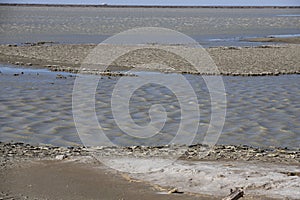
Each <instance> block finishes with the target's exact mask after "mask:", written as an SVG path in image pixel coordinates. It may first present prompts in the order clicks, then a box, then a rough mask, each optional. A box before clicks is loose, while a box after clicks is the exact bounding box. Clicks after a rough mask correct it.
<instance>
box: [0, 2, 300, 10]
mask: <svg viewBox="0 0 300 200" xmlns="http://www.w3.org/2000/svg"><path fill="white" fill-rule="evenodd" d="M0 6H24V7H95V8H227V9H234V8H237V9H264V8H269V9H300V6H160V5H107V4H103V5H80V4H19V3H0Z"/></svg>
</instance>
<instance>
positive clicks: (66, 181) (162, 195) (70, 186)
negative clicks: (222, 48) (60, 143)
mask: <svg viewBox="0 0 300 200" xmlns="http://www.w3.org/2000/svg"><path fill="white" fill-rule="evenodd" d="M202 148H205V147H204V146H201V145H196V146H190V147H189V148H188V150H187V152H186V154H185V155H184V156H183V157H182V158H180V159H179V160H178V161H175V162H174V163H172V164H171V165H170V166H167V167H165V168H164V170H160V171H156V172H149V173H141V174H139V173H138V174H134V173H132V174H131V173H123V172H118V171H115V170H113V169H110V168H108V167H107V166H105V165H103V164H101V163H100V162H99V160H97V159H95V158H96V157H95V154H94V153H95V150H97V152H98V153H105V152H109V153H110V157H111V158H113V157H114V156H116V155H117V154H119V155H122V158H123V159H125V158H127V161H128V162H130V163H133V162H132V161H133V160H132V158H133V157H135V158H139V159H151V156H150V157H149V156H146V155H149V154H150V155H153V156H155V155H160V156H162V155H167V154H168V149H170V147H167V146H165V147H126V148H121V147H119V148H110V147H106V148H93V151H91V150H88V149H86V148H83V147H69V148H63V147H54V146H49V145H40V146H32V145H26V144H23V143H0V153H1V157H0V167H1V171H0V176H1V180H2V181H1V187H0V188H1V191H0V195H1V196H0V198H2V199H49V198H50V199H74V198H75V199H79V198H80V197H82V198H85V199H137V198H138V199H140V198H142V199H153V198H155V199H221V198H223V197H225V196H227V193H228V194H229V193H230V192H229V191H230V189H234V188H235V187H240V188H243V189H244V192H245V196H244V197H243V198H242V199H282V198H284V197H287V198H289V199H297V196H299V191H298V190H297V189H296V188H298V187H299V184H300V175H299V173H300V171H299V164H300V152H299V149H298V150H296V149H294V150H288V149H280V148H273V149H272V148H269V149H262V148H260V149H257V148H251V147H247V146H216V147H214V148H213V150H212V153H211V154H210V155H208V156H207V157H205V158H201V159H199V158H197V157H198V156H197V154H198V153H199V152H201V151H200V149H202ZM175 149H177V151H176V152H177V153H179V152H180V151H179V149H180V148H179V147H178V148H175ZM92 152H93V153H92ZM170 152H171V151H170ZM170 152H169V153H170ZM172 152H173V153H174V151H172ZM197 152H198V153H197ZM145 153H147V154H145ZM244 155H248V156H244ZM115 158H117V157H115ZM187 161H188V162H187ZM153 165H155V163H153ZM245 166H247V167H245ZM266 166H268V167H266ZM135 167H140V166H135ZM266 169H267V170H266ZM195 170H196V171H195ZM176 171H177V172H176ZM205 177H206V178H205ZM208 177H211V178H212V180H211V182H210V183H209V184H208V183H207V181H209V180H208V179H207V178H208ZM204 185H206V187H204ZM174 188H176V191H177V193H172V192H170V191H175V190H174Z"/></svg>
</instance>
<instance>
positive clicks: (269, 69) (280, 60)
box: [0, 44, 300, 76]
mask: <svg viewBox="0 0 300 200" xmlns="http://www.w3.org/2000/svg"><path fill="white" fill-rule="evenodd" d="M95 47H96V45H92V44H90V45H88V44H87V45H83V44H82V45H70V44H59V45H37V44H34V46H30V45H26V46H15V45H0V62H2V63H11V64H16V65H30V66H31V65H36V66H39V67H41V66H42V67H47V68H49V69H51V70H53V71H68V72H74V73H76V72H79V71H80V66H81V64H82V62H83V61H84V59H85V58H86V57H87V56H88V55H89V53H90V52H91V51H92V50H93V49H94V48H95ZM101 48H104V49H106V50H107V53H108V54H113V53H115V52H116V51H117V50H118V48H123V49H126V50H130V48H132V47H130V46H111V45H102V46H101ZM170 48H173V49H176V48H177V49H179V50H181V51H183V50H184V47H181V46H179V47H176V46H171V47H170ZM205 50H206V51H207V52H208V54H209V55H210V56H211V58H212V60H213V61H214V63H215V64H216V66H217V67H218V70H219V72H216V71H214V70H210V69H209V68H203V69H202V71H200V72H199V71H197V70H195V68H193V67H191V66H189V64H188V63H187V62H186V61H184V60H182V59H179V58H178V57H176V56H174V55H172V54H168V53H167V54H166V53H165V54H164V53H161V52H159V51H157V48H156V46H155V45H149V48H148V50H147V51H144V52H143V51H140V52H139V53H136V52H133V53H131V54H128V55H127V56H126V57H124V58H122V57H121V58H120V59H118V60H116V61H115V62H114V63H113V67H110V70H112V71H118V70H129V69H136V70H140V71H160V72H175V73H191V74H202V75H219V74H220V75H233V76H237V75H242V76H263V75H280V74H300V65H299V63H300V46H299V45H297V44H289V45H287V44H286V45H275V46H274V45H268V46H265V45H264V46H258V47H214V48H207V49H205ZM145 55H150V56H145ZM162 58H163V59H162ZM147 63H159V64H164V65H167V66H169V67H168V68H165V67H164V68H160V67H153V66H154V65H151V66H150V65H147ZM100 64H101V63H100ZM98 71H99V70H98ZM85 72H87V73H88V72H91V73H96V72H97V69H93V68H91V69H85Z"/></svg>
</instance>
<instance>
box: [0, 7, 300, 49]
mask: <svg viewBox="0 0 300 200" xmlns="http://www.w3.org/2000/svg"><path fill="white" fill-rule="evenodd" d="M299 16H300V10H299V9H203V8H202V9H201V8H195V9H187V8H181V9H175V8H172V9H170V8H160V9H157V8H147V9H145V8H70V7H7V6H2V7H0V43H23V42H37V41H41V40H42V41H49V40H50V41H56V42H61V43H100V42H101V41H102V40H104V39H105V38H107V37H108V36H111V35H114V34H117V33H120V32H122V31H125V30H128V29H131V28H137V27H164V28H170V29H173V30H176V31H180V32H182V33H185V34H187V35H189V36H191V37H193V38H194V39H195V40H196V41H198V42H200V43H201V45H204V46H218V45H250V44H251V45H253V43H248V42H241V41H239V40H240V39H243V38H247V37H257V36H259V37H265V36H268V35H287V34H299V29H300V17H299Z"/></svg>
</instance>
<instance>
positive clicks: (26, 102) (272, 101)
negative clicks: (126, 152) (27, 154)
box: [0, 65, 300, 147]
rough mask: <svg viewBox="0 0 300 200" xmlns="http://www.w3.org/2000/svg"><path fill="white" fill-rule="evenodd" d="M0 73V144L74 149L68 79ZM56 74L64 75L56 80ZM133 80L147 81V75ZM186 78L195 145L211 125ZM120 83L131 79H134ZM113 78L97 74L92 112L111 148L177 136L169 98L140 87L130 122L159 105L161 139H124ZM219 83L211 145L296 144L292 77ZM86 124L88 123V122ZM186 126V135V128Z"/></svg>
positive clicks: (6, 69)
mask: <svg viewBox="0 0 300 200" xmlns="http://www.w3.org/2000/svg"><path fill="white" fill-rule="evenodd" d="M0 71H1V72H2V73H0V110H1V116H0V119H1V120H0V133H1V134H0V141H22V142H28V143H45V144H53V145H60V146H69V145H76V144H81V141H80V138H79V137H78V134H77V132H76V128H75V124H74V120H73V113H72V90H73V85H74V80H75V78H76V77H74V75H72V74H68V73H61V72H58V73H54V72H49V71H48V70H46V69H28V68H15V67H12V66H4V65H1V67H0ZM21 72H24V74H21ZM14 74H19V75H18V76H14ZM57 74H63V75H64V76H66V77H67V78H66V79H56V75H57ZM139 76H147V73H141V74H139ZM164 76H165V78H166V79H168V80H170V81H173V82H174V84H178V83H177V78H176V76H179V75H176V74H166V75H164ZM185 78H186V79H187V80H188V81H189V82H190V83H191V85H192V86H193V88H194V90H195V91H196V94H197V96H198V103H199V108H200V111H201V113H200V114H201V116H200V126H199V130H198V133H197V136H196V138H195V140H194V143H198V142H201V141H202V139H203V136H204V134H205V133H206V131H207V127H208V124H209V122H210V113H211V110H210V106H211V103H210V97H209V93H208V91H207V87H206V85H205V83H204V81H203V79H202V78H201V76H194V75H185ZM127 79H129V80H134V77H127ZM118 80H119V79H118V78H116V77H112V78H108V77H102V79H100V80H99V84H98V87H97V90H96V95H95V99H96V103H95V108H96V114H97V117H98V121H99V124H100V125H101V127H102V130H103V131H104V132H105V134H106V136H107V137H108V138H109V139H110V141H112V142H113V143H114V144H118V145H141V144H142V145H161V144H168V143H169V142H170V141H171V140H172V138H174V135H175V134H176V132H177V129H178V126H179V125H178V124H179V122H180V116H181V115H180V114H181V113H180V111H179V109H180V105H179V103H178V101H177V100H176V96H175V95H174V93H172V91H170V90H169V89H167V88H166V87H162V86H161V85H158V84H149V85H145V86H143V87H141V88H139V89H138V90H137V91H135V93H134V95H133V96H132V98H131V100H130V107H129V108H130V114H131V117H132V118H133V120H134V121H135V123H136V124H138V125H140V126H145V125H147V123H149V122H150V118H149V113H148V112H149V108H150V107H151V105H153V104H161V105H162V106H163V107H164V108H165V110H166V112H167V121H166V124H165V126H164V128H163V129H162V131H161V134H157V135H155V136H154V137H151V138H146V139H141V138H139V139H138V138H134V137H131V136H129V135H127V134H124V132H122V131H121V130H120V129H119V128H118V126H117V125H116V122H115V121H114V117H113V115H112V111H111V98H110V97H111V94H112V91H113V89H114V86H115V84H116V83H117V82H118ZM223 81H224V84H225V88H226V95H227V116H226V121H225V126H224V129H223V132H222V135H221V137H220V139H219V141H218V143H221V144H248V145H254V146H269V145H275V146H284V147H286V146H287V147H299V144H300V122H299V119H300V103H299V99H300V87H299V82H300V76H299V75H286V76H277V77H274V76H272V77H229V76H228V77H223ZM179 88H180V87H179ZM184 89H185V88H184V87H182V90H184ZM120 106H122V105H121V104H120ZM157 112H159V110H158V111H157ZM187 118H188V119H189V120H190V122H191V123H195V121H197V119H195V118H194V117H193V116H192V114H191V116H187ZM86 120H87V123H88V121H89V120H90V119H88V118H87V119H86ZM128 126H130V124H128ZM185 128H186V129H187V130H188V129H189V126H187V127H185ZM97 131H99V129H98V127H90V132H93V133H94V132H97ZM182 141H183V142H184V138H183V140H182Z"/></svg>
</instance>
